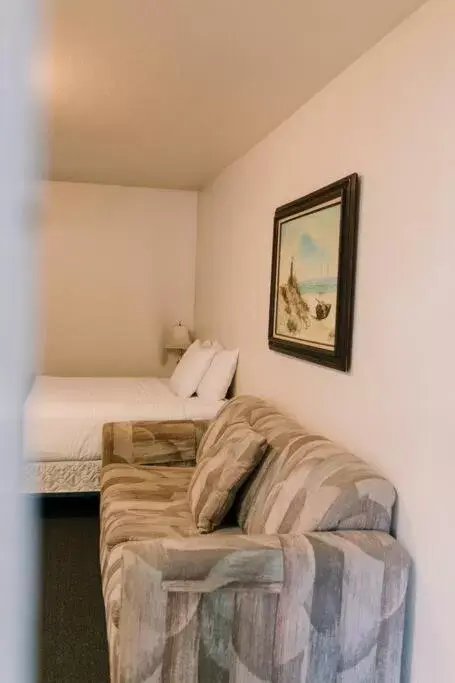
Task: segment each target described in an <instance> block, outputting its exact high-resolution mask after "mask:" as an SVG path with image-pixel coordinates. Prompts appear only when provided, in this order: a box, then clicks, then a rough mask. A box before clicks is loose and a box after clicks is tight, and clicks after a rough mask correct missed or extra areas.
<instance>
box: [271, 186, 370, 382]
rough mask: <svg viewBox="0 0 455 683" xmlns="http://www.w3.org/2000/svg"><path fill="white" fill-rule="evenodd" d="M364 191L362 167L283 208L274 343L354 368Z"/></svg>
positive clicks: (275, 262) (275, 263) (276, 251)
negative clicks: (361, 197) (353, 329)
mask: <svg viewBox="0 0 455 683" xmlns="http://www.w3.org/2000/svg"><path fill="white" fill-rule="evenodd" d="M359 196H360V184H359V177H358V175H357V174H356V173H354V174H352V175H350V176H347V177H346V178H342V179H341V180H338V181H337V182H335V183H332V184H331V185H328V186H327V187H324V188H322V189H321V190H317V191H316V192H313V193H311V194H309V195H307V196H305V197H301V198H300V199H297V200H296V201H293V202H290V203H289V204H285V205H284V206H280V207H279V208H278V209H277V210H276V212H275V220H274V230H273V254H272V277H271V285H270V311H269V348H271V349H273V350H275V351H279V352H281V353H285V354H288V355H290V356H295V357H297V358H303V359H305V360H308V361H311V362H313V363H319V364H320V365H327V366H329V367H332V368H336V369H338V370H342V371H344V372H347V371H348V370H349V368H350V363H351V347H352V326H353V314H354V286H355V266H356V250H357V228H358V213H359V211H358V209H359Z"/></svg>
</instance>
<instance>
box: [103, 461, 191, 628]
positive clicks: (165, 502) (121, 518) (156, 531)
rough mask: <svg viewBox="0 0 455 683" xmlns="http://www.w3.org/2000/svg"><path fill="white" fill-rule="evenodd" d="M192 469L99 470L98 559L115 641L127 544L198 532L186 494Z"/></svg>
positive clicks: (111, 467)
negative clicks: (99, 536)
mask: <svg viewBox="0 0 455 683" xmlns="http://www.w3.org/2000/svg"><path fill="white" fill-rule="evenodd" d="M193 469H194V468H186V467H185V468H182V467H137V466H133V465H121V464H114V465H108V466H107V467H104V468H103V470H102V472H101V492H102V505H101V539H100V556H101V557H100V559H101V574H102V582H103V594H104V601H105V605H106V615H107V625H108V635H109V634H111V635H112V637H113V629H115V628H116V627H117V626H118V618H119V610H120V601H121V576H122V563H123V560H122V553H123V549H124V548H125V546H126V545H128V543H129V542H131V541H140V540H153V539H154V538H162V537H166V538H184V537H186V536H191V535H194V534H196V533H197V530H196V527H195V525H194V522H193V517H192V515H191V511H190V508H189V504H188V500H187V496H186V493H187V489H188V485H189V482H190V480H191V476H192V471H193ZM109 637H111V636H110V635H109Z"/></svg>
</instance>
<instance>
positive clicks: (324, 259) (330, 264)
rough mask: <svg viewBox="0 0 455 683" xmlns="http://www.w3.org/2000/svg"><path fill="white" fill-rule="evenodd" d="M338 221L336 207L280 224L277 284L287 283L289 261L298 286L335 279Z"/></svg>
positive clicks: (338, 210) (338, 209) (338, 213)
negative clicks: (304, 282)
mask: <svg viewBox="0 0 455 683" xmlns="http://www.w3.org/2000/svg"><path fill="white" fill-rule="evenodd" d="M340 218H341V205H340V204H339V203H338V204H335V205H332V206H328V207H326V208H324V209H323V210H322V211H318V212H317V213H310V214H307V215H302V216H299V217H297V218H295V219H293V220H290V221H286V222H284V223H283V224H282V228H281V254H280V275H279V279H280V284H282V283H284V282H285V281H286V280H287V277H288V275H289V267H290V262H291V258H293V259H294V268H295V273H296V276H297V280H298V281H299V282H303V281H305V280H316V279H320V278H327V277H332V278H335V277H336V276H337V272H338V247H339V235H340Z"/></svg>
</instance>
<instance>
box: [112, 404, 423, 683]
mask: <svg viewBox="0 0 455 683" xmlns="http://www.w3.org/2000/svg"><path fill="white" fill-rule="evenodd" d="M240 418H241V419H246V420H247V421H248V422H249V423H250V425H251V426H252V427H253V429H254V430H256V431H257V432H259V433H261V434H263V435H264V436H265V437H266V439H267V442H268V448H267V452H266V455H265V457H264V460H263V461H262V464H261V465H260V466H259V467H258V468H257V470H256V471H255V473H254V474H253V475H252V476H251V477H250V478H249V479H248V480H247V482H246V484H245V485H244V486H243V489H242V490H241V492H240V493H239V495H238V496H237V498H236V503H235V506H234V509H232V510H231V515H230V522H229V524H226V526H224V527H223V528H221V529H219V530H217V531H215V532H213V533H211V534H208V535H199V534H198V533H197V530H196V528H195V526H194V522H193V520H192V516H191V513H190V509H189V504H188V501H187V495H186V493H187V488H188V485H189V482H190V479H191V476H192V472H193V469H194V468H193V467H191V463H192V462H194V459H195V458H197V457H199V456H200V455H201V453H203V452H204V449H207V448H209V447H210V446H211V445H212V444H213V442H214V441H215V440H216V439H217V436H218V435H219V434H220V433H222V431H223V429H225V427H226V425H228V424H229V423H230V422H232V421H234V420H237V419H240ZM208 425H209V423H205V422H200V423H197V422H169V423H153V422H150V423H144V422H141V423H139V422H136V423H116V424H108V425H105V427H104V435H103V437H104V466H103V469H102V475H101V569H102V579H103V594H104V601H105V606H106V618H107V628H108V639H109V652H110V667H111V682H112V683H146V682H147V683H152V682H153V683H165V682H168V683H193V682H194V683H196V682H200V683H218V682H219V683H221V682H225V681H226V683H227V681H229V682H230V683H253V682H254V683H258V682H260V681H266V682H272V681H273V682H274V683H294V682H302V683H329V682H333V683H398V682H399V680H400V668H401V652H402V643H403V628H404V616H405V602H406V590H407V583H408V575H409V566H410V561H409V557H408V555H407V553H406V552H405V550H404V549H403V548H402V547H401V546H400V544H399V543H398V542H397V541H396V540H395V539H394V538H392V536H391V535H389V530H390V520H391V514H392V509H393V505H394V502H395V491H394V488H393V487H392V485H391V484H390V483H389V482H388V481H387V480H386V479H384V478H383V477H381V476H380V475H378V474H377V473H376V472H374V471H373V470H372V469H371V468H370V467H369V466H368V465H367V464H365V463H364V462H362V461H361V460H359V459H358V458H357V457H355V456H354V455H351V454H350V453H347V452H346V451H344V450H343V449H342V448H340V447H339V446H337V445H335V444H333V443H332V442H330V441H329V440H328V439H325V438H324V437H322V436H319V435H317V434H312V433H309V432H308V431H306V430H305V429H304V428H303V427H302V426H301V425H299V424H298V423H297V422H295V421H294V420H292V419H290V418H289V417H286V416H284V415H282V414H281V413H279V412H278V411H277V410H276V409H275V408H273V407H272V406H270V405H268V404H266V403H265V402H263V401H262V400H260V399H258V398H254V397H248V396H247V397H245V396H244V397H236V398H234V399H232V400H231V401H229V402H228V403H227V404H226V405H225V407H224V408H223V409H222V411H221V412H220V414H219V416H218V417H217V418H216V419H215V420H214V421H213V423H211V424H210V427H209V429H207V427H208ZM188 465H190V466H188ZM236 525H237V526H236Z"/></svg>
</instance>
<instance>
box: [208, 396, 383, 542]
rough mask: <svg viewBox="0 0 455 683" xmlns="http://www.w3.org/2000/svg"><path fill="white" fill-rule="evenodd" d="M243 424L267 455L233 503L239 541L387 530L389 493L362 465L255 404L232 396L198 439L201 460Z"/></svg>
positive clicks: (253, 400) (259, 402) (263, 404)
mask: <svg viewBox="0 0 455 683" xmlns="http://www.w3.org/2000/svg"><path fill="white" fill-rule="evenodd" d="M239 419H244V420H247V421H248V422H249V424H250V425H251V427H252V428H253V429H254V430H255V431H257V432H259V433H260V434H262V435H263V436H264V437H265V439H266V440H267V443H268V448H267V451H266V454H265V456H264V458H263V460H262V462H261V464H260V466H259V467H258V468H257V469H256V470H255V472H254V473H253V475H252V476H251V477H250V478H249V479H248V480H247V482H246V483H245V485H244V487H243V489H242V491H241V492H240V493H239V495H238V500H237V501H236V506H237V515H238V521H239V524H240V526H241V527H242V528H243V530H244V531H245V532H246V533H250V534H256V533H283V534H284V533H304V532H309V531H329V530H330V531H334V530H337V529H376V530H382V531H389V530H390V523H391V516H392V510H393V505H394V503H395V498H396V493H395V489H394V487H393V486H392V484H391V483H390V482H389V481H388V480H387V479H385V478H384V477H382V476H381V475H379V474H378V473H377V472H375V470H374V469H373V468H372V467H370V465H368V464H367V463H365V462H363V461H362V460H361V459H360V458H358V457H356V456H355V455H352V454H351V453H349V452H347V451H346V450H345V449H343V448H342V447H340V446H338V445H336V444H335V443H333V442H331V441H330V440H329V439H327V438H325V437H323V436H321V435H318V434H313V433H310V432H309V431H308V430H306V429H305V428H304V427H302V426H301V425H300V424H299V423H298V422H297V421H296V420H294V419H292V418H289V417H287V416H285V415H283V414H282V413H280V412H279V411H278V410H277V409H276V408H274V407H273V406H271V405H269V404H267V403H266V402H265V401H263V400H262V399H259V398H256V397H252V396H237V397H235V398H233V399H232V400H231V401H229V402H228V403H227V404H226V405H225V406H224V407H223V408H222V410H221V411H220V413H219V414H218V416H217V418H216V419H215V420H214V422H213V423H212V424H211V426H210V427H209V429H208V430H207V432H206V433H205V435H204V436H203V438H202V440H201V443H200V446H199V450H198V458H199V457H203V455H204V452H205V451H206V449H209V448H210V447H211V446H212V445H213V443H214V442H216V440H217V439H218V437H219V435H220V434H221V433H222V432H223V431H224V430H225V429H226V427H227V425H228V424H229V423H230V422H231V421H235V420H239Z"/></svg>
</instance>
